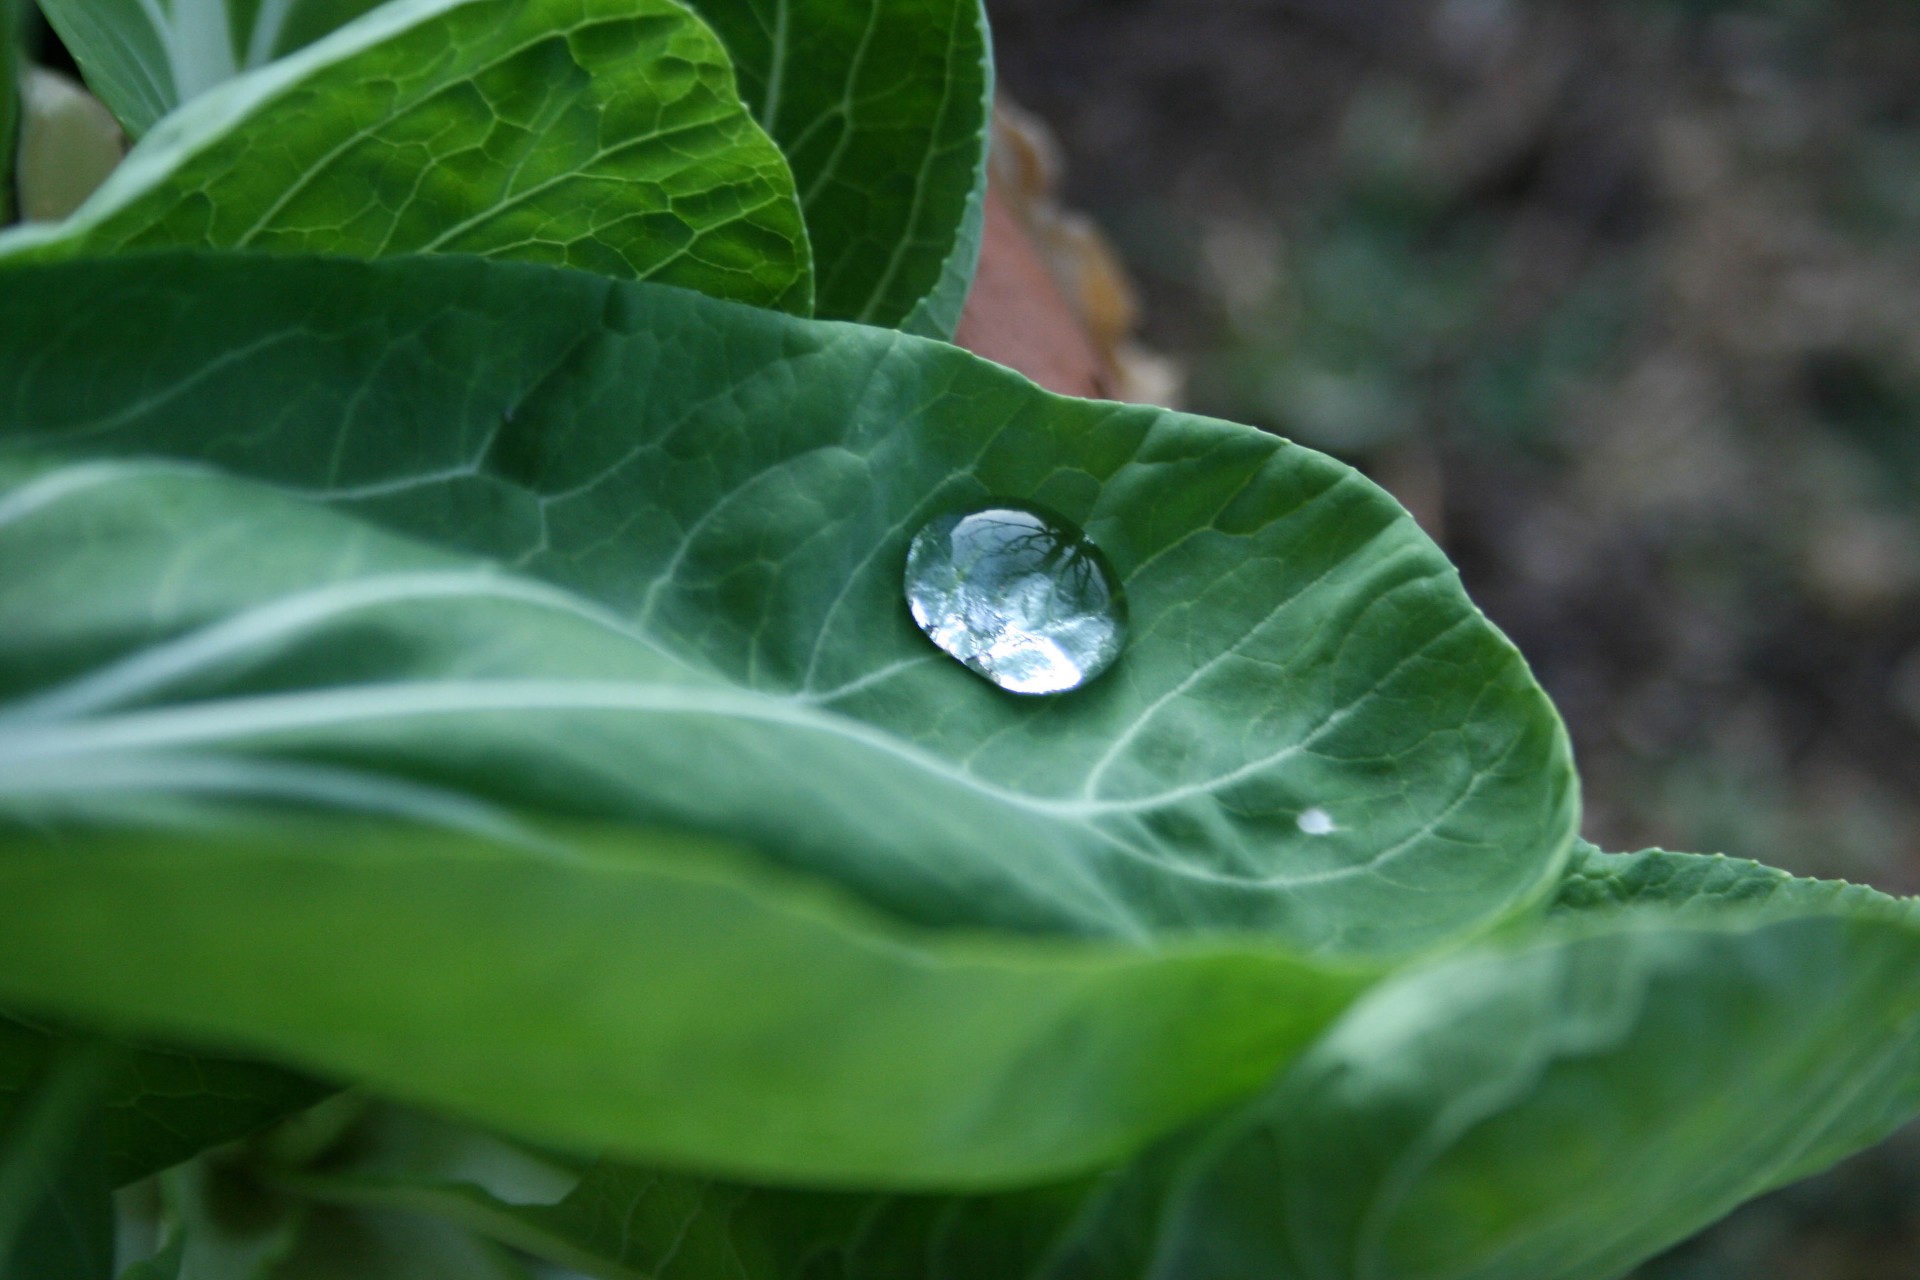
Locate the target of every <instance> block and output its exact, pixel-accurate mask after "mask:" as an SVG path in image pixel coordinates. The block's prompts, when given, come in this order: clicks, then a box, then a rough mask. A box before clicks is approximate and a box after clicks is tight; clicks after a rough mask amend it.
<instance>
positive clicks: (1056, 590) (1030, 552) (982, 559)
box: [906, 502, 1127, 694]
mask: <svg viewBox="0 0 1920 1280" xmlns="http://www.w3.org/2000/svg"><path fill="white" fill-rule="evenodd" d="M906 586H907V604H908V606H909V607H910V608H911V609H912V610H913V620H914V621H915V622H917V623H919V624H920V629H921V630H922V631H924V632H926V633H927V636H928V638H929V639H931V640H932V641H933V642H934V643H935V644H937V645H939V646H940V647H941V648H942V649H944V650H946V651H947V652H948V653H949V654H951V655H953V656H954V657H955V658H957V659H959V660H960V661H961V662H962V663H964V664H965V665H966V666H967V667H969V668H971V669H972V670H974V671H976V672H978V673H979V674H980V675H982V676H985V677H986V678H987V679H988V680H991V681H992V682H993V683H995V684H997V685H999V686H1000V687H1001V688H1002V689H1006V690H1008V691H1009V692H1012V693H1027V694H1043V693H1065V692H1067V691H1068V690H1069V689H1077V688H1079V687H1080V686H1081V685H1083V684H1085V683H1086V682H1087V681H1089V680H1091V679H1093V678H1094V677H1095V676H1097V675H1099V674H1100V673H1101V672H1103V671H1105V670H1106V669H1107V668H1108V667H1110V666H1112V665H1113V661H1114V659H1115V658H1118V657H1119V656H1120V650H1121V649H1122V647H1124V646H1125V644H1126V640H1127V598H1126V594H1125V592H1124V591H1122V590H1121V587H1120V579H1119V576H1118V575H1117V574H1115V573H1114V571H1113V567H1112V566H1111V565H1109V564H1108V563H1107V558H1106V557H1105V556H1104V555H1102V554H1101V553H1100V549H1099V548H1098V547H1096V546H1094V545H1093V543H1092V542H1091V541H1089V540H1088V538H1087V535H1086V534H1085V533H1083V532H1082V531H1081V530H1080V529H1078V528H1077V527H1075V526H1074V525H1073V523H1072V522H1070V521H1068V520H1065V519H1063V518H1061V517H1060V516H1057V515H1054V514H1052V513H1051V512H1047V511H1043V510H1041V509H1040V508H1038V507H1034V506H1031V505H1029V504H1027V503H1022V502H994V503H991V504H987V505H983V506H980V507H976V508H973V509H971V510H968V511H962V512H954V513H950V514H947V515H942V516H936V517H934V518H933V519H932V520H929V521H928V522H927V523H926V525H925V527H923V528H922V529H921V530H920V532H919V533H917V534H915V535H914V538H913V545H912V547H911V548H909V550H908V552H907V583H906Z"/></svg>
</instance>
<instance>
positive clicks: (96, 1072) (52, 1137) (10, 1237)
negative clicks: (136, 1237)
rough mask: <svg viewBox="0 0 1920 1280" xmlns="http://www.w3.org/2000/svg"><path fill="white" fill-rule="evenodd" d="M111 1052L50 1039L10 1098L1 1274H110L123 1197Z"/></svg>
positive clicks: (36, 1278) (0, 1148)
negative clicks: (112, 1190)
mask: <svg viewBox="0 0 1920 1280" xmlns="http://www.w3.org/2000/svg"><path fill="white" fill-rule="evenodd" d="M107 1067H108V1054H107V1052H106V1051H105V1050H104V1049H102V1048H101V1047H100V1046H97V1045H92V1044H88V1043H85V1042H81V1041H72V1040H62V1041H58V1042H50V1043H48V1044H47V1045H46V1046H45V1050H44V1052H43V1053H42V1054H41V1055H40V1060H39V1061H38V1062H37V1063H35V1064H34V1068H33V1073H32V1076H31V1077H30V1079H29V1080H28V1081H27V1084H26V1087H25V1089H24V1090H23V1091H22V1092H21V1093H20V1094H19V1095H18V1096H17V1097H15V1098H13V1099H11V1100H10V1102H8V1101H7V1100H0V1103H4V1104H5V1109H4V1110H3V1111H0V1275H5V1276H9V1277H13V1276H19V1277H21V1278H22V1280H26V1277H32V1280H107V1278H108V1277H111V1276H112V1274H113V1202H112V1200H111V1198H110V1196H109V1187H108V1183H107V1179H106V1172H105V1159H104V1153H103V1149H102V1145H101V1136H100V1123H99V1118H100V1117H99V1096H100V1085H101V1082H102V1079H103V1077H104V1075H105V1072H106V1070H107Z"/></svg>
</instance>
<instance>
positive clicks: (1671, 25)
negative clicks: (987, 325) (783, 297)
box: [989, 0, 1920, 1280]
mask: <svg viewBox="0 0 1920 1280" xmlns="http://www.w3.org/2000/svg"><path fill="white" fill-rule="evenodd" d="M989 8H990V10H991V12H992V14H993V17H994V20H995V25H996V31H997V43H998V49H999V57H1000V63H1001V75H1002V82H1003V84H1004V85H1005V86H1006V88H1007V89H1008V90H1009V91H1010V92H1011V93H1012V95H1013V96H1014V97H1015V98H1017V99H1018V100H1019V101H1020V102H1021V103H1023V104H1025V105H1026V106H1027V107H1029V108H1031V109H1032V110H1034V111H1035V112H1036V113H1037V114H1038V115H1039V116H1041V117H1042V118H1043V119H1045V120H1046V121H1047V122H1048V123H1049V124H1050V125H1051V127H1052V128H1053V130H1054V131H1055V132H1056V133H1057V134H1058V136H1059V138H1060V140H1061V143H1062V146H1063V150H1064V153H1065V157H1066V164H1067V197H1068V199H1069V201H1070V202H1071V203H1073V204H1076V205H1078V206H1080V207H1081V208H1084V209H1086V210H1088V211H1090V212H1091V213H1092V214H1094V216H1095V217H1096V218H1097V219H1098V220H1099V221H1100V222H1101V223H1102V224H1103V225H1104V226H1105V228H1106V229H1107V231H1108V233H1109V235H1110V237H1111V238H1112V240H1113V241H1114V242H1115V244H1116V245H1117V247H1118V248H1119V250H1120V253H1121V255H1122V256H1123V257H1124V258H1125V259H1126V260H1127V263H1128V265H1129V267H1130V268H1131V269H1132V271H1133V274H1134V276H1135V278H1136V281H1137V282H1138V284H1139V285H1140V287H1141V291H1142V294H1143V298H1144V308H1143V313H1144V320H1145V336H1146V338H1147V340H1148V341H1149V342H1150V343H1151V344H1152V345H1154V346H1156V347H1158V348H1159V349H1160V350H1162V351H1165V352H1168V353H1170V354H1172V355H1174V356H1175V357H1177V358H1178V359H1179V360H1181V361H1182V362H1184V364H1185V365H1186V367H1187V369H1188V371H1189V374H1190V377H1189V380H1188V384H1187V388H1186V391H1185V395H1184V407H1186V408H1190V409H1194V410H1198V411H1201V412H1206V413H1215V414H1219V415H1221V416H1223V417H1229V418H1234V419H1238V420H1240V421H1246V422H1252V423H1255V424H1258V425H1260V426H1263V427H1266V428H1269V429H1271V430H1274V431H1277V432H1280V433H1281V434H1284V435H1287V436H1290V437H1293V438H1295V439H1298V440H1300V441H1302V442H1304V443H1307V444H1311V445H1314V446H1316V447H1318V448H1322V449H1325V450H1327V451H1329V452H1331V453H1335V454H1337V455H1339V456H1341V457H1344V458H1346V459H1347V460H1349V461H1351V462H1354V463H1356V464H1357V465H1359V466H1361V467H1363V468H1364V469H1366V470H1367V471H1368V472H1370V473H1371V474H1372V475H1373V476H1375V478H1377V479H1379V480H1380V481H1381V482H1382V483H1383V484H1385V485H1386V486H1387V487H1388V488H1389V489H1391V490H1392V491H1393V492H1394V493H1395V494H1396V495H1397V496H1399V497H1400V499H1401V500H1402V501H1403V502H1404V503H1406V505H1407V506H1408V507H1409V508H1411V509H1412V510H1413V512H1414V513H1415V515H1416V516H1418V517H1419V518H1420V520H1421V521H1422V522H1423V523H1424V524H1425V525H1426V527H1427V528H1428V529H1429V531H1430V532H1432V533H1433V534H1434V536H1435V537H1436V538H1438V539H1439V540H1440V542H1441V543H1442V544H1443V545H1444V546H1445V547H1446V549H1447V551H1448V552H1449V554H1451V555H1452V556H1453V557H1454V559H1455V561H1456V562H1457V563H1458V564H1459V565H1460V567H1461V572H1462V574H1463V576H1464V577H1465V579H1466V583H1467V586H1468V589H1469V590H1470V591H1471V592H1472V593H1473V595H1474V597H1475V598H1476V599H1477V600H1478V601H1479V602H1480V603H1481V605H1482V607H1483V608H1485V610H1486V611H1487V613H1488V614H1489V615H1490V616H1491V617H1492V618H1493V619H1494V620H1495V621H1496V622H1497V623H1498V624H1500V625H1501V626H1502V627H1503V628H1505V629H1506V630H1507V632H1508V633H1509V634H1510V635H1512V636H1513V638H1514V640H1515V641H1516V642H1517V643H1518V644H1519V646H1520V647H1521V649H1522V650H1523V651H1524V652H1525V653H1526V654H1527V655H1528V657H1529V658H1530V659H1531V660H1532V662H1533V664H1534V666H1535V669H1536V671H1537V672H1538V674H1539V677H1540V679H1541V681H1542V682H1543V683H1544V684H1545V685H1546V687H1547V688H1548V690H1549V691H1550V692H1551V693H1552V694H1553V696H1554V697H1555V699H1556V700H1557V701H1558V703H1559V705H1560V707H1561V709H1562V711H1563V713H1564V714H1565V716H1566V718H1567V721H1568V724H1569V726H1570V728H1571V730H1572V733H1573V737H1574V741H1575V745H1576V748H1577V750H1578V752H1579V756H1580V760H1581V766H1582V771H1583V774H1584V776H1585V778H1586V784H1587V814H1588V818H1587V835H1588V836H1589V838H1591V839H1593V840H1594V841H1595V842H1596V843H1599V844H1601V845H1602V846H1604V847H1606V848H1610V849H1634V848H1640V847H1644V846H1648V845H1662V846H1665V847H1667V848H1673V849H1687V850H1699V851H1709V852H1711V851H1725V852H1729V853H1738V854H1742V855H1746V856H1751V857H1756V858H1760V859H1762V860H1764V861H1768V862H1772V863H1775V864H1777V865H1781V866H1785V867H1788V868H1791V869H1793V870H1795V871H1798V872H1801V873H1805V874H1812V875H1822V876H1840V877H1845V878H1847V879H1851V880H1855V881H1860V882H1865V883H1869V884H1873V885H1876V886H1879V887H1881V888H1884V889H1888V890H1892V891H1895V892H1902V893H1913V892H1916V891H1920V5H1916V4H1914V3H1913V0H1772V2H1770V3H1762V2H1758V0H1740V2H1736V0H1611V2H1610V3H1605V4H1601V3H1594V2H1592V0H989ZM1702 1087H1703V1088H1711V1087H1714V1082H1710V1081H1703V1082H1702ZM1641 1275H1642V1276H1643V1277H1646V1278H1648V1280H1652V1278H1654V1277H1658V1278H1659V1280H1723V1278H1724V1280H1734V1278H1735V1277H1738V1278H1740V1280H1914V1277H1916V1276H1920V1134H1908V1135H1906V1136H1905V1137H1904V1138H1903V1139H1900V1140H1896V1141H1895V1142H1894V1143H1892V1144H1889V1145H1888V1146H1887V1147H1885V1148H1883V1149H1881V1150H1879V1151H1876V1152H1873V1153H1869V1154H1868V1155H1866V1156H1863V1157H1861V1158H1859V1159H1857V1160H1855V1161H1853V1162H1852V1163H1850V1164H1848V1165H1847V1166H1844V1167H1843V1168H1842V1169H1840V1170H1838V1171H1836V1172H1835V1173H1833V1174H1831V1175H1829V1176H1828V1177H1826V1178H1823V1179H1819V1180H1816V1181H1814V1182H1811V1183H1808V1184H1804V1185H1802V1186H1800V1187H1797V1188H1793V1189H1790V1190H1788V1191H1785V1192H1782V1193H1778V1194H1776V1195H1774V1196H1772V1197H1769V1198H1767V1199H1766V1200H1763V1201H1761V1202H1759V1203H1758V1204H1756V1205H1754V1206H1752V1207H1750V1208H1748V1209H1746V1210H1743V1211H1742V1212H1740V1213H1739V1214H1737V1215H1735V1217H1734V1218H1732V1219H1730V1220H1729V1221H1728V1222H1727V1223H1725V1224H1723V1225H1722V1226H1721V1227H1719V1228H1717V1229H1716V1230H1715V1231H1713V1232H1711V1233H1709V1235H1707V1236H1706V1237H1703V1238H1702V1239H1701V1240H1698V1241H1695V1242H1693V1243H1691V1244H1689V1245H1687V1246H1684V1247H1683V1248H1681V1249H1679V1250H1676V1251H1675V1252H1674V1253H1673V1254H1671V1255H1669V1256H1668V1257H1666V1258H1663V1259H1661V1260H1660V1261H1658V1262H1656V1263H1653V1264H1650V1265H1649V1266H1648V1267H1647V1268H1645V1269H1644V1270H1643V1272H1642V1273H1641Z"/></svg>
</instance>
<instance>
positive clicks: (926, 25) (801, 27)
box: [692, 0, 993, 338]
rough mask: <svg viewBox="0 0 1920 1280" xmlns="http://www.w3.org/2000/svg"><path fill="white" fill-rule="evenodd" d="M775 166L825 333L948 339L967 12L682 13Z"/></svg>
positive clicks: (971, 126) (981, 25)
mask: <svg viewBox="0 0 1920 1280" xmlns="http://www.w3.org/2000/svg"><path fill="white" fill-rule="evenodd" d="M692 3H693V5H694V7H695V8H696V9H698V10H699V11H700V13H701V14H702V15H703V16H704V17H705V18H706V19H707V21H708V22H710V23H712V24H713V27H714V30H715V31H717V32H718V33H719V35H720V38H721V39H722V40H724V41H725V42H726V45H727V48H728V49H729V50H730V51H731V52H732V54H733V58H734V66H735V68H736V69H737V70H738V72H739V76H740V93H741V96H742V97H743V98H745V99H746V101H747V103H748V105H749V106H751V107H752V108H753V113H754V115H755V117H756V118H757V119H758V120H759V121H760V123H761V124H762V125H763V126H765V128H766V130H767V132H768V133H770V134H772V135H773V138H774V140H775V141H777V142H778V143H779V144H780V146H781V148H782V149H783V150H785V151H786V153H787V159H788V161H789V162H790V163H791V164H792V165H793V175H794V181H795V182H796V183H797V185H798V186H799V189H800V195H801V200H802V202H803V203H804V205H805V207H806V214H807V229H808V231H809V232H810V233H811V234H812V237H813V254H814V274H815V279H816V286H815V289H816V307H817V309H818V313H819V314H820V315H822V316H825V317H827V318H829V319H835V320H859V321H862V322H864V323H867V324H879V325H888V326H893V327H898V328H904V329H906V330H908V331H909V332H912V333H919V334H924V335H926V336H929V337H938V338H945V337H948V336H950V335H951V334H952V333H953V328H954V325H956V324H957V323H958V322H959V319H960V308H961V305H962V304H963V303H964V302H965V301H966V295H967V288H968V286H969V285H970V284H971V283H972V280H973V267H974V262H975V260H976V259H977V258H978V256H979V252H980V232H981V223H982V218H983V212H984V205H983V202H984V199H985V193H986V181H987V142H988V137H989V127H988V126H989V120H990V117H991V114H992V100H993V59H992V51H991V47H990V45H989V42H988V39H987V22H986V14H985V12H984V10H983V9H982V8H981V4H980V0H692Z"/></svg>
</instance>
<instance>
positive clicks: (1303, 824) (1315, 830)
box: [1294, 809, 1334, 836]
mask: <svg viewBox="0 0 1920 1280" xmlns="http://www.w3.org/2000/svg"><path fill="white" fill-rule="evenodd" d="M1294 821H1295V823H1296V824H1297V825H1298V826H1299V828H1300V830H1302V831H1304V832H1306V833H1307V834H1308V835H1310V836H1330V835H1332V834H1333V832H1334V825H1333V815H1332V814H1330V813H1328V812H1327V811H1326V810H1325V809H1308V810H1307V811H1306V812H1304V813H1302V814H1301V815H1300V816H1299V817H1298V818H1296V819H1294Z"/></svg>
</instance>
